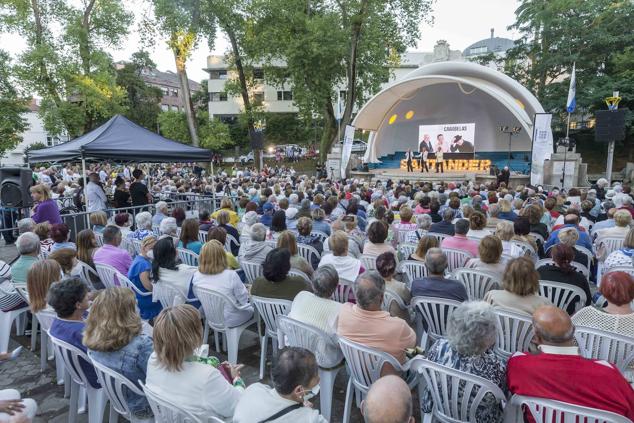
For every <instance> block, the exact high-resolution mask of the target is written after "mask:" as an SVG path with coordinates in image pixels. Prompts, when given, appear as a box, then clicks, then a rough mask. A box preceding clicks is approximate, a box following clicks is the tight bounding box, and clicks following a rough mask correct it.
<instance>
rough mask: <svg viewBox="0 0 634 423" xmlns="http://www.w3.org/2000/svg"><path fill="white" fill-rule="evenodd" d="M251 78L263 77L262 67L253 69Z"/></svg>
mask: <svg viewBox="0 0 634 423" xmlns="http://www.w3.org/2000/svg"><path fill="white" fill-rule="evenodd" d="M253 79H264V69H253Z"/></svg>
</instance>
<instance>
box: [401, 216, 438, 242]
mask: <svg viewBox="0 0 634 423" xmlns="http://www.w3.org/2000/svg"><path fill="white" fill-rule="evenodd" d="M431 224H432V220H431V216H430V215H428V214H418V215H416V225H417V226H418V229H416V230H415V231H411V232H409V233H408V234H407V237H406V238H405V242H409V243H412V244H416V243H418V241H420V239H421V238H422V237H424V236H425V235H426V234H427V232H429V228H431Z"/></svg>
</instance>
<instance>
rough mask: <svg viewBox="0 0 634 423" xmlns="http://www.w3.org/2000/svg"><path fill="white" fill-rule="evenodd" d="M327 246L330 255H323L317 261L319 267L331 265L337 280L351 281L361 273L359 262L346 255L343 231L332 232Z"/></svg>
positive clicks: (346, 242) (346, 246) (346, 237)
mask: <svg viewBox="0 0 634 423" xmlns="http://www.w3.org/2000/svg"><path fill="white" fill-rule="evenodd" d="M328 246H329V249H330V251H332V254H326V255H324V256H323V257H322V258H321V260H320V261H319V266H320V267H321V266H324V265H326V264H332V265H333V266H334V267H335V269H337V272H339V278H341V279H345V280H348V281H353V280H355V279H356V277H357V276H358V275H359V274H360V273H362V272H363V270H364V269H363V267H362V266H361V261H360V260H358V259H356V258H354V257H350V256H349V255H348V235H346V233H345V232H344V231H334V232H333V234H332V235H330V237H328Z"/></svg>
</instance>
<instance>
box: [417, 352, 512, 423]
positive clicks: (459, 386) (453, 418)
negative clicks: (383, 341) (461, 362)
mask: <svg viewBox="0 0 634 423" xmlns="http://www.w3.org/2000/svg"><path fill="white" fill-rule="evenodd" d="M410 369H411V370H415V371H417V372H418V373H419V374H420V375H422V377H423V378H424V380H425V382H426V385H427V389H429V391H430V393H431V396H432V400H433V402H434V407H433V409H432V416H433V418H435V419H437V420H438V421H440V422H444V423H461V422H464V423H471V422H477V421H478V419H477V418H476V413H477V411H478V407H480V404H481V403H482V400H483V399H484V397H485V395H487V394H488V395H493V396H494V397H495V399H496V400H497V401H498V402H499V403H500V404H501V405H502V408H503V407H504V404H505V402H506V396H505V395H504V392H502V390H501V389H500V387H499V386H497V385H495V384H494V383H492V382H491V381H489V380H487V379H485V378H483V377H480V376H476V375H472V374H470V373H467V372H462V371H460V370H456V369H452V368H451V367H447V366H443V365H442V364H438V363H433V362H431V361H429V360H427V359H425V358H423V357H420V356H417V357H414V358H413V359H412V360H411V362H410ZM420 394H421V395H422V392H421V393H420Z"/></svg>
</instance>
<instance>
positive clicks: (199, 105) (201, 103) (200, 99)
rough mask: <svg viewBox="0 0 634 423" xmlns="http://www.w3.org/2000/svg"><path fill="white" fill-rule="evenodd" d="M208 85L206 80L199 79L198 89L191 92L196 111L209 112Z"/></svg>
mask: <svg viewBox="0 0 634 423" xmlns="http://www.w3.org/2000/svg"><path fill="white" fill-rule="evenodd" d="M208 87H209V85H208V80H207V79H203V80H202V81H200V89H199V90H198V91H196V92H194V94H192V103H193V105H194V110H195V111H196V112H199V111H202V112H207V113H209V88H208Z"/></svg>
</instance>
